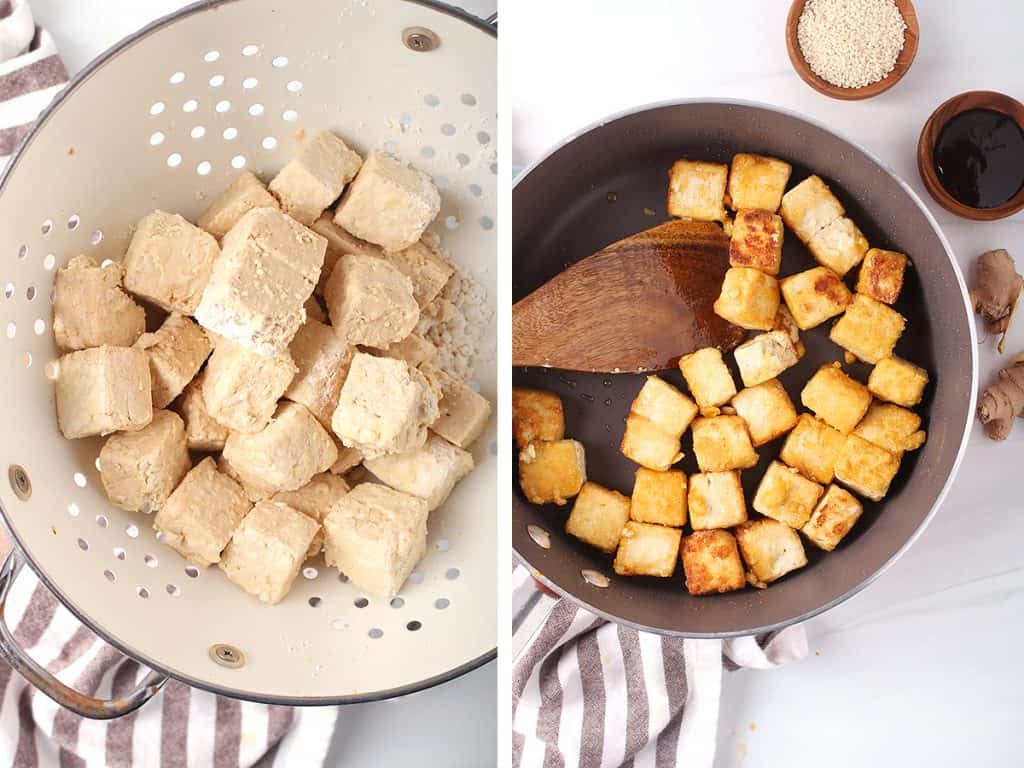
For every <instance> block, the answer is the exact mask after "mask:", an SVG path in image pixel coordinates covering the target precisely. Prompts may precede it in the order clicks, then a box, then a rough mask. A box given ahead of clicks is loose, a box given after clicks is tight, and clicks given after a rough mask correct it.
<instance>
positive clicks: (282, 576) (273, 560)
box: [218, 501, 320, 605]
mask: <svg viewBox="0 0 1024 768" xmlns="http://www.w3.org/2000/svg"><path fill="white" fill-rule="evenodd" d="M319 530H320V524H319V523H318V522H317V521H316V520H313V519H311V518H309V517H306V516H305V515H304V514H302V513H301V512H299V511H297V510H295V509H292V508H291V507H289V506H288V505H287V504H281V503H280V502H277V501H261V502H260V503H259V504H257V505H256V506H254V507H253V508H252V510H251V511H250V512H249V514H247V515H246V516H245V518H244V519H243V520H242V522H241V524H239V526H238V528H236V529H235V532H234V534H232V536H231V541H230V542H229V543H228V546H227V548H226V549H225V550H224V554H223V555H222V556H221V559H220V562H219V563H218V566H219V567H220V569H221V570H222V571H224V575H225V576H227V577H228V579H229V580H230V581H232V582H234V584H235V585H236V586H239V587H241V588H242V589H244V590H245V591H246V592H248V593H249V594H250V595H253V596H254V597H257V598H259V600H260V601H261V602H264V603H270V604H271V605H273V604H274V603H279V602H281V600H283V599H284V597H285V595H287V594H288V592H289V590H291V588H292V584H293V583H294V582H295V577H296V576H298V575H299V570H300V569H301V568H302V563H303V562H304V561H305V560H306V553H307V552H308V551H309V547H310V544H311V543H312V541H313V538H314V537H315V536H316V534H317V531H319Z"/></svg>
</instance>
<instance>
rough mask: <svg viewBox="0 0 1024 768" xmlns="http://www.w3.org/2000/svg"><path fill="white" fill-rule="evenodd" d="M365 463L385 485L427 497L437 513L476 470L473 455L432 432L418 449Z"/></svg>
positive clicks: (431, 509) (429, 506)
mask: <svg viewBox="0 0 1024 768" xmlns="http://www.w3.org/2000/svg"><path fill="white" fill-rule="evenodd" d="M365 465H366V468H367V469H368V470H370V471H371V472H373V474H374V475H376V476H377V477H378V478H379V479H380V480H381V482H383V483H384V484H385V485H390V486H391V487H392V488H394V489H395V490H396V491H401V492H402V493H408V494H409V495H411V496H415V497H416V498H419V499H423V500H424V501H426V502H427V507H428V508H429V509H430V511H431V512H433V511H434V510H435V509H437V508H438V507H440V506H441V505H442V504H444V502H445V500H446V499H447V498H448V494H450V493H451V492H452V489H453V488H455V484H456V483H457V482H459V480H461V479H462V478H464V477H465V476H466V475H468V474H469V473H470V471H471V470H472V469H473V456H472V454H470V453H469V452H468V451H464V450H462V449H461V448H459V447H458V446H457V445H452V444H451V443H449V442H448V441H447V440H445V439H444V438H442V437H438V436H437V435H431V436H430V437H428V438H427V442H426V443H425V444H424V445H423V446H422V447H421V448H417V449H416V450H415V451H410V452H409V453H393V454H390V455H388V456H379V457H377V458H376V459H367V460H366V462H365Z"/></svg>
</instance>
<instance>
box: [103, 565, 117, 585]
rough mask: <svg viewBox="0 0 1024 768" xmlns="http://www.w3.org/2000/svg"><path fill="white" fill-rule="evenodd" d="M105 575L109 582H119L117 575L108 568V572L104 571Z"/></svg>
mask: <svg viewBox="0 0 1024 768" xmlns="http://www.w3.org/2000/svg"><path fill="white" fill-rule="evenodd" d="M103 575H104V577H106V579H107V581H110V582H114V581H117V575H116V574H115V573H114V572H113V571H112V570H110V569H109V568H107V569H106V570H104V571H103Z"/></svg>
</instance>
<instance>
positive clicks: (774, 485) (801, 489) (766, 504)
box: [754, 461, 824, 528]
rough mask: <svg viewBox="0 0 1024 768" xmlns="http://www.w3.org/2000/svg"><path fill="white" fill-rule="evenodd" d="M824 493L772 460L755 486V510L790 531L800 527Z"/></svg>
mask: <svg viewBox="0 0 1024 768" xmlns="http://www.w3.org/2000/svg"><path fill="white" fill-rule="evenodd" d="M823 490H824V489H823V488H822V487H821V486H820V485H818V484H817V483H816V482H814V481H813V480H808V479H807V478H806V477H803V476H801V475H800V473H799V472H797V470H795V469H793V468H792V467H787V466H786V465H785V464H783V463H782V462H781V461H773V462H772V463H771V464H769V465H768V469H767V470H765V473H764V477H762V478H761V482H760V483H759V484H758V486H757V493H755V494H754V510H755V511H757V512H760V513H761V514H762V515H764V516H765V517H770V518H772V519H773V520H778V521H779V522H780V523H785V524H786V525H788V526H789V527H790V528H802V527H803V525H804V524H805V523H806V522H807V520H808V519H809V518H810V516H811V512H812V511H813V510H814V505H815V504H817V503H818V499H819V498H820V497H821V494H822V492H823Z"/></svg>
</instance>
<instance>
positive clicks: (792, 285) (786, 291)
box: [779, 267, 852, 331]
mask: <svg viewBox="0 0 1024 768" xmlns="http://www.w3.org/2000/svg"><path fill="white" fill-rule="evenodd" d="M779 288H780V290H781V291H782V298H783V300H785V302H786V306H787V307H789V311H790V313H791V314H792V315H793V319H794V320H795V321H796V324H797V326H798V327H799V328H800V330H801V331H806V330H810V329H811V328H814V327H815V326H818V325H821V324H822V323H824V322H825V321H826V320H828V319H829V318H830V317H835V316H836V315H839V314H842V313H843V311H844V310H845V309H846V307H847V305H848V304H849V303H850V301H851V299H852V294H851V293H850V289H849V288H847V287H846V285H845V284H844V283H843V281H842V280H840V279H839V275H837V274H836V273H835V272H833V271H832V270H831V269H829V268H828V267H814V268H813V269H808V270H806V271H805V272H798V273H797V274H795V275H790V276H789V277H784V278H783V279H782V280H781V281H780V282H779Z"/></svg>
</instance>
